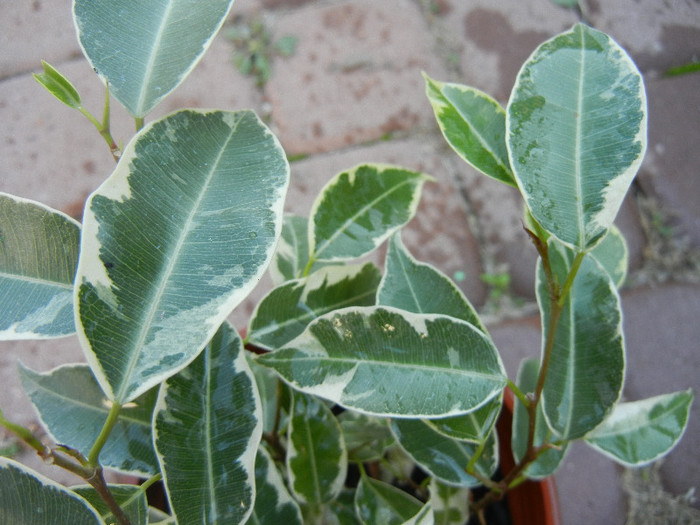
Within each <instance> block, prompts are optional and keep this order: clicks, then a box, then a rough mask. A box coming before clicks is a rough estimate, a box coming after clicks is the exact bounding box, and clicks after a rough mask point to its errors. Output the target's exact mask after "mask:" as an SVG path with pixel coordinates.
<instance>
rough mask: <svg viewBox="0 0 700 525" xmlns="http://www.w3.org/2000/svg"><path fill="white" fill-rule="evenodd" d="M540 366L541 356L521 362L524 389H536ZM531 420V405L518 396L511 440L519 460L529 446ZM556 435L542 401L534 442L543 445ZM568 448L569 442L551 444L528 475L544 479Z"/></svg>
mask: <svg viewBox="0 0 700 525" xmlns="http://www.w3.org/2000/svg"><path fill="white" fill-rule="evenodd" d="M539 367H540V363H539V360H537V359H524V360H523V361H522V362H521V363H520V369H519V370H518V378H517V381H516V384H517V385H518V388H520V390H521V391H522V392H525V393H531V392H534V391H535V387H536V386H537V375H538V373H539ZM529 421H530V418H529V415H528V411H527V409H526V408H525V406H524V405H523V404H522V403H521V402H519V401H518V400H517V399H516V400H515V406H514V409H513V438H512V440H511V448H512V451H513V457H514V458H515V461H516V462H518V461H520V460H521V459H522V458H523V456H524V455H525V451H526V450H527V435H528V430H529V428H528V427H529ZM555 439H556V438H554V437H553V436H552V431H551V430H549V427H548V426H547V422H546V421H545V419H544V415H543V414H542V405H540V406H539V407H538V408H537V416H536V418H535V442H534V446H535V447H539V446H541V445H542V444H544V443H545V441H547V442H550V443H551V442H552V441H554V440H555ZM567 449H568V443H566V444H564V445H560V446H559V447H558V448H550V449H549V450H546V451H545V452H543V453H542V454H541V455H540V456H538V458H537V459H536V460H535V461H534V462H532V463H530V464H529V465H528V466H527V468H526V469H525V473H526V475H527V477H528V478H531V479H542V478H545V477H547V476H549V475H551V474H553V473H554V471H555V470H556V469H557V468H558V467H559V465H560V464H561V462H562V460H563V459H564V455H565V454H566V451H567Z"/></svg>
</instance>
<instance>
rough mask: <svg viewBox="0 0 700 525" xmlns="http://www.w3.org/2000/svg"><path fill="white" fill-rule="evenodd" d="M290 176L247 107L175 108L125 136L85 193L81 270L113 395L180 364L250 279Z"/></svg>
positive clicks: (264, 252) (86, 343) (85, 327)
mask: <svg viewBox="0 0 700 525" xmlns="http://www.w3.org/2000/svg"><path fill="white" fill-rule="evenodd" d="M288 181H289V165H288V164H287V161H286V159H285V156H284V152H283V151H282V148H281V146H280V145H279V142H278V141H277V139H276V138H275V137H274V136H273V135H272V134H271V132H270V131H269V130H268V129H267V128H266V127H265V126H264V124H263V123H262V122H261V121H260V120H259V119H258V118H257V117H256V116H255V114H254V113H252V112H249V111H242V112H236V113H230V112H223V111H213V112H203V111H201V112H200V111H192V110H185V111H180V112H177V113H174V114H172V115H170V116H168V117H166V118H165V119H163V120H160V121H157V122H155V123H153V124H152V125H150V126H148V127H147V128H145V129H144V130H142V131H141V132H140V133H139V134H138V135H137V136H136V137H135V138H134V140H132V141H131V142H130V143H129V145H128V146H127V147H126V150H125V152H124V154H123V155H122V158H121V160H120V161H119V164H118V165H117V168H116V170H115V171H114V173H113V174H112V175H111V176H110V177H109V178H108V179H107V181H106V182H105V183H104V184H102V186H100V187H99V188H98V190H97V191H96V192H95V193H93V194H92V196H91V197H90V198H89V200H88V203H87V207H86V209H85V219H84V225H83V238H82V244H81V253H80V263H79V266H78V275H77V277H76V289H77V300H76V302H77V303H78V316H79V320H80V323H81V329H79V330H78V335H79V337H80V340H81V343H82V344H83V347H84V349H85V353H86V355H87V357H88V362H89V363H90V365H91V367H92V369H93V372H94V373H95V377H96V378H97V380H98V382H99V383H100V386H101V387H102V388H103V390H104V391H105V393H106V394H107V395H108V397H109V398H110V399H112V400H114V401H116V402H118V403H125V402H127V401H130V400H132V399H134V398H135V397H137V396H138V395H139V394H141V393H142V392H145V391H146V390H148V389H149V388H151V387H152V386H154V385H156V384H158V383H160V382H162V381H163V380H164V379H166V378H167V377H169V376H171V375H173V374H175V373H176V372H177V371H178V370H180V369H182V368H183V367H185V366H186V365H187V364H188V363H189V362H191V361H192V360H193V359H194V358H195V357H196V356H197V354H198V353H199V352H200V351H201V349H202V348H203V347H204V345H205V344H206V343H207V341H208V340H209V339H210V338H211V337H212V336H213V335H214V332H216V330H217V329H218V327H219V325H220V324H221V323H222V322H223V320H224V319H225V318H226V317H227V316H228V314H229V313H230V312H231V310H232V309H233V308H234V307H235V306H236V305H237V304H238V303H240V302H241V301H242V300H243V299H244V298H245V297H246V296H247V295H248V293H249V292H250V291H251V290H252V289H253V287H254V286H255V285H256V284H257V282H258V280H259V279H260V278H261V276H262V274H263V273H264V271H265V268H266V266H267V264H268V262H269V261H270V259H271V257H272V253H273V251H274V247H275V244H276V242H277V238H278V236H279V232H280V229H281V227H282V206H283V203H284V196H285V193H286V189H287V184H288Z"/></svg>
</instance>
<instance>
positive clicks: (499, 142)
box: [423, 73, 515, 186]
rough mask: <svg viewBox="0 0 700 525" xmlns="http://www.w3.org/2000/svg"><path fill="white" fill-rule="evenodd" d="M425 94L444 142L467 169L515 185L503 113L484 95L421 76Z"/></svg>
mask: <svg viewBox="0 0 700 525" xmlns="http://www.w3.org/2000/svg"><path fill="white" fill-rule="evenodd" d="M423 77H424V78H425V87H426V95H427V96H428V100H429V101H430V104H431V105H432V106H433V111H434V113H435V118H436V119H437V122H438V125H439V126H440V131H442V134H443V136H444V137H445V140H447V143H448V144H449V145H450V146H452V149H453V150H455V152H456V153H457V154H458V155H459V156H460V157H461V158H462V159H464V160H465V161H466V162H467V163H468V164H469V165H470V166H472V167H474V168H475V169H477V170H479V171H480V172H481V173H483V174H485V175H488V176H489V177H493V178H494V179H496V180H498V181H500V182H504V183H505V184H509V185H511V186H515V179H514V178H513V172H512V171H511V168H510V163H509V161H508V150H507V149H506V112H505V111H504V110H503V108H502V107H501V106H500V104H499V103H498V102H496V101H495V100H494V99H492V98H491V97H489V96H488V95H487V94H486V93H483V92H481V91H479V90H478V89H474V88H472V87H468V86H462V85H460V84H449V83H444V82H438V81H436V80H433V79H431V78H430V77H428V75H426V74H425V73H423Z"/></svg>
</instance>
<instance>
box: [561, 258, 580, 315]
mask: <svg viewBox="0 0 700 525" xmlns="http://www.w3.org/2000/svg"><path fill="white" fill-rule="evenodd" d="M585 256H586V252H579V253H577V254H576V258H575V259H574V262H573V263H572V264H571V270H569V275H567V276H566V281H565V282H564V286H563V287H562V289H561V293H560V295H559V300H558V301H557V303H558V304H559V306H561V307H563V306H564V302H565V301H566V296H567V295H569V291H571V287H572V286H573V284H574V279H576V274H577V273H578V269H579V268H580V267H581V263H582V262H583V258H584V257H585Z"/></svg>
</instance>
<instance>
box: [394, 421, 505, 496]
mask: <svg viewBox="0 0 700 525" xmlns="http://www.w3.org/2000/svg"><path fill="white" fill-rule="evenodd" d="M391 431H392V432H393V433H394V436H395V437H396V441H397V442H398V443H399V444H400V445H401V448H403V449H404V450H405V451H406V453H407V454H408V455H409V456H411V457H412V458H413V459H414V461H415V462H416V463H418V464H419V465H420V467H421V468H422V469H423V470H425V471H426V472H428V473H430V474H431V475H432V476H435V478H437V479H438V480H440V481H441V482H442V483H445V484H447V485H450V486H455V487H472V486H475V485H479V484H480V482H479V480H477V479H476V478H475V477H473V476H470V475H469V474H467V473H466V472H465V469H466V468H467V465H468V464H469V461H470V460H471V459H472V457H473V456H474V453H475V452H476V450H477V445H475V444H473V443H467V442H464V441H457V440H454V439H450V438H448V437H445V436H443V435H441V434H438V433H437V432H435V430H434V429H433V428H431V427H430V426H429V425H427V424H426V422H425V421H420V420H416V419H392V420H391ZM497 466H498V450H497V447H496V437H495V434H494V433H492V434H491V436H490V437H489V438H488V441H487V443H486V447H485V448H484V451H483V452H482V454H481V456H480V457H479V459H478V460H477V461H476V465H475V469H476V472H477V473H479V474H480V475H482V476H486V477H491V475H492V474H493V473H494V472H495V471H496V467H497Z"/></svg>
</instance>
